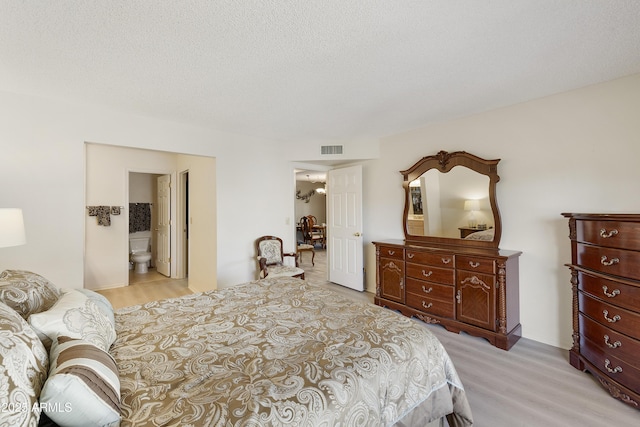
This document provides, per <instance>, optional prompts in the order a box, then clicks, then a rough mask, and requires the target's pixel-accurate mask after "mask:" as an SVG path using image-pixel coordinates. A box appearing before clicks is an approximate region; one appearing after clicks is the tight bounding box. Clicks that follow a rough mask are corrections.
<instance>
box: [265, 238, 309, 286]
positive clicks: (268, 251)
mask: <svg viewBox="0 0 640 427" xmlns="http://www.w3.org/2000/svg"><path fill="white" fill-rule="evenodd" d="M256 252H257V253H258V264H259V266H260V278H261V279H264V278H265V277H267V276H268V277H282V276H287V277H298V278H300V279H304V270H303V269H301V268H299V267H298V254H297V253H294V252H287V253H285V252H284V251H283V250H282V239H281V238H279V237H276V236H262V237H259V238H258V239H257V240H256ZM284 257H293V259H294V260H295V267H294V266H290V265H284Z"/></svg>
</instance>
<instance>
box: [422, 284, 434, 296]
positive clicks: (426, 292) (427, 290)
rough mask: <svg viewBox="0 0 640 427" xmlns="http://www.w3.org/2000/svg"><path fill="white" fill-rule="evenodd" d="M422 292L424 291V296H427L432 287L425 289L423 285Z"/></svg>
mask: <svg viewBox="0 0 640 427" xmlns="http://www.w3.org/2000/svg"><path fill="white" fill-rule="evenodd" d="M422 290H423V291H424V293H425V294H429V293H431V291H432V290H433V287H430V288H429V289H427V288H426V287H425V286H424V285H422Z"/></svg>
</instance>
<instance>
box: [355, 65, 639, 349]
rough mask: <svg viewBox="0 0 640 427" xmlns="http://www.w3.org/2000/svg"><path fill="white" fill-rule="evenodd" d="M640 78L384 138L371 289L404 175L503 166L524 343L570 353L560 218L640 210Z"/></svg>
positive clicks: (396, 219) (368, 220) (375, 186)
mask: <svg viewBox="0 0 640 427" xmlns="http://www.w3.org/2000/svg"><path fill="white" fill-rule="evenodd" d="M638 112H640V75H634V76H630V77H628V78H624V79H619V80H616V81H612V82H608V83H604V84H599V85H595V86H590V87H587V88H583V89H580V90H575V91H572V92H567V93H563V94H559V95H555V96H550V97H547V98H544V99H539V100H535V101H531V102H527V103H523V104H519V105H515V106H511V107H508V108H503V109H500V110H496V111H491V112H488V113H485V114H478V115H475V116H472V117H467V118H462V119H459V120H455V121H450V122H446V123H437V124H433V125H431V126H427V127H424V128H422V129H416V130H414V131H411V132H406V133H403V134H400V135H394V136H390V137H388V138H385V139H384V140H383V141H382V144H381V149H380V150H381V152H380V159H379V160H372V161H370V162H367V163H366V164H365V167H364V175H365V177H364V182H365V183H366V184H365V197H364V203H365V206H364V212H365V214H364V222H365V234H364V235H365V238H366V240H367V245H366V247H365V249H366V254H367V256H366V268H367V270H366V271H367V275H366V277H367V289H368V290H371V291H373V290H374V289H375V251H374V248H373V245H371V244H369V242H371V241H375V240H381V239H388V238H394V239H398V238H400V239H401V238H403V232H402V209H403V196H404V193H403V189H402V176H401V175H400V173H399V172H398V171H400V170H403V169H406V168H408V167H410V166H411V165H412V164H413V163H415V162H416V161H417V160H418V159H420V158H421V157H422V156H425V155H432V154H435V153H437V152H438V151H439V150H446V151H456V150H464V151H468V152H471V153H473V154H476V155H478V156H480V157H483V158H487V159H494V158H501V159H502V160H501V162H500V163H499V164H498V173H499V175H500V178H501V180H500V182H498V184H497V198H498V205H499V207H500V212H501V214H502V225H503V231H502V240H501V244H500V247H501V248H503V249H513V250H520V251H522V252H523V255H522V256H521V258H520V320H521V323H522V327H523V334H524V336H526V337H528V338H531V339H534V340H537V341H541V342H544V343H548V344H552V345H556V346H561V347H564V348H569V347H570V346H571V293H570V284H569V279H570V275H569V272H568V269H567V268H566V267H565V266H564V264H565V263H567V262H570V247H569V240H568V234H569V230H568V226H567V222H566V221H565V219H564V218H562V217H561V216H560V213H561V212H640V187H639V186H638V183H639V182H640V168H639V167H638V161H639V160H640V119H639V115H638Z"/></svg>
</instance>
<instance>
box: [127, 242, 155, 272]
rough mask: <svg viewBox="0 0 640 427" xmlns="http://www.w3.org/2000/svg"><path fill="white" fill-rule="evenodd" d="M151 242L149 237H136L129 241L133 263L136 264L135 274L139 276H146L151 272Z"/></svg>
mask: <svg viewBox="0 0 640 427" xmlns="http://www.w3.org/2000/svg"><path fill="white" fill-rule="evenodd" d="M149 240H150V238H149V237H136V238H130V239H129V251H130V252H131V261H132V262H133V263H134V264H135V272H136V273H138V274H144V273H146V272H148V271H149V270H148V265H149V261H151V252H149Z"/></svg>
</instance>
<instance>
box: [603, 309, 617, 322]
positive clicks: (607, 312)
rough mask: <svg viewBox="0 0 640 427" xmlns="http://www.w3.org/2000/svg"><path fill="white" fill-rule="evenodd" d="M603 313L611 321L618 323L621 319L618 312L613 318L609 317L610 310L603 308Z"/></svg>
mask: <svg viewBox="0 0 640 427" xmlns="http://www.w3.org/2000/svg"><path fill="white" fill-rule="evenodd" d="M602 314H604V318H605V319H606V320H607V322H609V323H616V322H617V321H618V320H620V319H621V318H620V316H618V315H617V314H616V315H615V316H613V318H611V317H608V316H609V310H602Z"/></svg>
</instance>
